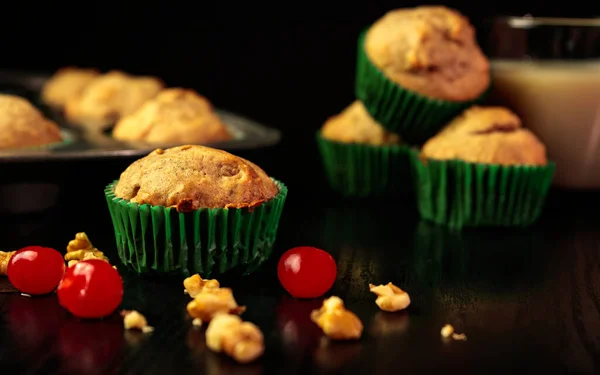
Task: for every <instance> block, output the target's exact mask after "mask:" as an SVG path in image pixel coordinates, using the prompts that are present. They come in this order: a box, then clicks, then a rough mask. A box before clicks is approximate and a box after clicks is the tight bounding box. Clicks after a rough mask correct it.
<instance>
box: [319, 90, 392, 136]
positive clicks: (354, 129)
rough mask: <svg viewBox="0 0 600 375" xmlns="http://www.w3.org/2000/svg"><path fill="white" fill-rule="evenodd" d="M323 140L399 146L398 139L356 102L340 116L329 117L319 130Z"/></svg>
mask: <svg viewBox="0 0 600 375" xmlns="http://www.w3.org/2000/svg"><path fill="white" fill-rule="evenodd" d="M321 134H322V135H323V138H326V139H329V140H332V141H336V142H342V143H362V144H369V145H373V146H382V145H391V144H399V143H400V137H399V136H398V135H397V134H394V133H390V132H388V131H387V130H385V129H384V128H383V127H382V126H381V125H380V124H378V123H377V122H376V121H375V120H374V119H373V118H372V117H371V116H370V115H369V113H368V112H367V109H366V108H365V106H364V104H363V103H362V102H361V101H359V100H356V101H354V102H353V103H352V104H350V105H349V106H348V107H346V109H344V110H343V111H342V112H341V113H340V114H338V115H335V116H332V117H330V118H329V119H328V120H327V121H326V122H325V124H324V125H323V128H322V129H321Z"/></svg>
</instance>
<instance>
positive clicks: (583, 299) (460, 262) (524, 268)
mask: <svg viewBox="0 0 600 375" xmlns="http://www.w3.org/2000/svg"><path fill="white" fill-rule="evenodd" d="M310 136H312V135H310ZM307 139H308V136H307ZM296 141H297V140H296ZM296 141H294V142H296ZM307 142H308V141H307ZM293 144H296V143H293ZM293 144H291V143H288V144H285V143H284V144H283V145H282V146H280V148H279V149H278V150H269V151H268V152H259V153H254V154H252V153H250V154H248V155H244V156H247V157H249V158H253V159H254V160H257V161H258V162H259V163H261V164H263V166H265V169H267V170H268V171H269V172H270V173H271V174H272V175H274V176H275V177H278V178H281V179H282V180H284V181H286V182H288V185H289V186H290V195H289V200H288V201H287V203H286V207H285V209H284V216H283V218H282V221H281V223H280V232H279V235H278V241H277V244H276V249H275V252H274V255H273V257H272V258H271V260H270V261H269V263H267V264H265V265H264V266H263V267H262V268H261V269H260V270H259V271H258V272H256V273H255V274H252V275H250V276H248V277H245V278H242V279H237V280H226V279H225V280H223V281H222V284H224V285H226V286H231V287H232V288H233V291H234V294H235V296H236V298H237V300H238V302H239V303H240V304H244V305H246V306H247V307H248V309H247V312H246V313H245V314H244V318H245V319H246V320H249V321H252V322H254V323H256V324H258V326H259V327H260V328H261V329H262V330H263V332H264V334H265V340H266V353H265V355H264V357H263V358H261V359H260V360H259V361H258V362H256V363H254V364H250V365H244V366H242V365H237V364H236V363H234V362H232V361H231V360H229V359H228V358H226V357H223V356H221V355H216V354H214V353H211V352H209V351H208V350H207V349H206V348H205V344H204V333H203V329H197V328H194V327H192V325H191V322H190V319H189V318H188V317H187V314H186V311H185V305H186V303H187V302H188V301H189V297H188V296H186V295H184V294H183V292H182V285H181V281H182V280H180V279H168V280H156V279H147V278H142V277H137V276H134V275H130V274H128V273H123V277H124V280H125V288H126V291H125V298H124V301H123V305H122V307H123V308H125V309H137V310H139V311H141V312H142V313H143V314H145V315H146V316H147V318H148V320H149V322H150V324H151V325H153V326H154V327H155V328H156V331H155V332H154V333H152V334H150V335H144V334H141V333H137V332H124V330H123V327H122V321H121V319H120V317H118V316H115V317H112V318H110V319H106V320H104V321H94V322H85V321H79V320H77V319H75V318H73V317H72V316H69V315H68V314H67V313H66V312H65V311H63V310H62V309H61V308H60V307H59V306H58V304H57V302H56V297H55V296H49V297H43V298H26V297H22V296H20V295H17V294H8V293H0V369H1V371H0V373H1V374H2V375H4V374H12V373H14V374H37V373H40V374H55V373H56V374H58V373H60V374H118V373H119V374H120V373H123V374H125V373H128V374H129V373H131V374H188V373H189V374H229V373H233V374H259V373H285V374H300V373H349V374H368V373H375V374H386V373H390V374H404V373H434V372H435V373H439V372H442V371H444V372H453V371H456V372H459V371H460V372H461V373H477V374H481V373H501V374H506V373H525V372H531V373H533V372H540V373H542V372H543V373H598V372H600V299H599V298H600V246H599V245H600V234H599V233H598V229H599V228H600V218H599V216H598V214H597V212H598V211H597V208H596V207H598V204H599V203H600V199H598V194H594V193H569V192H561V191H556V190H555V191H553V192H552V195H551V197H550V200H549V202H548V205H547V207H546V210H545V212H544V216H543V218H542V219H541V221H540V222H539V223H538V224H537V225H535V226H534V227H531V228H528V229H520V230H516V229H511V230H509V229H504V230H501V229H494V230H489V229H488V230H483V229H479V230H465V231H463V232H462V233H451V232H449V231H447V230H444V229H443V228H440V227H436V226H433V225H431V224H428V223H426V222H421V221H419V219H418V216H417V215H416V213H415V208H414V205H413V204H412V202H411V200H410V199H406V198H404V199H403V198H396V199H372V200H343V199H341V198H339V197H337V196H335V195H328V194H326V193H325V192H324V191H322V190H318V189H314V187H315V186H319V187H321V186H322V185H320V184H321V183H322V181H321V182H318V183H313V180H310V179H307V175H306V173H305V172H304V174H303V172H302V171H303V170H305V169H306V168H307V166H308V167H310V168H313V167H314V168H316V169H315V170H318V166H317V165H314V166H311V165H312V163H314V162H315V157H313V158H312V159H309V160H308V161H307V160H303V159H294V158H291V157H290V158H285V157H284V156H281V155H285V152H290V153H293V152H297V151H298V150H300V149H301V148H302V147H304V146H302V147H297V148H296V149H294V147H292V146H293ZM308 154H311V155H314V150H312V149H311V150H310V151H309V152H308ZM274 155H278V156H274ZM287 155H291V154H287ZM277 160H279V161H277ZM282 160H284V161H285V163H282V162H281V161H282ZM294 160H295V161H294ZM121 163H124V165H126V164H127V163H128V161H127V162H125V161H123V162H121ZM122 167H123V165H121V164H119V163H109V162H104V163H97V164H93V163H91V164H90V163H88V164H86V165H85V166H83V165H77V164H73V165H68V166H64V165H62V166H34V167H29V168H36V171H38V172H37V173H39V174H43V170H48V169H52V168H55V169H56V170H58V169H61V168H62V169H64V170H66V174H65V173H59V172H55V174H56V175H57V176H58V175H60V176H67V177H64V180H61V181H62V183H61V189H62V190H61V191H62V195H61V196H60V198H59V201H58V204H57V205H56V206H55V207H54V208H52V209H50V210H46V211H44V212H41V213H33V214H26V215H10V216H8V215H4V216H2V218H1V219H0V230H1V232H0V233H1V237H0V248H3V249H14V248H19V247H22V246H25V245H32V244H42V245H46V246H52V247H55V248H57V249H60V250H63V251H64V248H65V246H66V244H67V242H68V241H69V240H70V239H71V238H72V237H73V236H74V234H75V233H76V232H78V231H85V232H87V233H88V234H89V236H90V238H91V239H92V241H93V242H94V243H95V245H96V246H98V247H99V248H101V249H102V250H105V251H106V252H107V253H108V255H109V256H111V257H112V259H113V260H114V261H115V262H116V261H117V259H116V257H115V254H114V238H113V233H112V229H111V223H110V219H109V216H108V213H107V210H106V207H105V202H104V200H103V199H104V198H103V196H102V188H103V186H104V184H105V183H106V182H108V181H110V180H111V179H112V178H114V177H116V176H118V172H119V171H120V169H121V168H122ZM3 168H4V169H3V171H5V172H3V173H2V176H4V177H2V178H4V180H5V182H6V181H7V180H8V179H22V180H23V179H26V178H29V177H31V175H32V174H31V173H29V172H27V173H26V172H24V170H23V168H24V167H23V168H16V169H14V170H10V171H9V172H6V171H8V170H9V169H10V168H9V167H8V166H4V167H3ZM63 172H64V171H63ZM6 176H8V177H6ZM307 181H309V182H307ZM319 181H320V180H319ZM30 198H33V197H30ZM5 203H6V202H5ZM299 245H312V246H317V247H321V248H323V249H326V250H328V251H329V252H331V254H332V255H333V256H334V257H335V259H336V260H337V264H338V279H337V281H336V284H335V286H334V287H333V289H332V290H331V291H330V292H329V293H328V295H338V296H340V297H341V298H343V299H344V300H345V302H346V304H347V307H348V308H349V309H351V310H353V311H354V312H356V313H357V314H358V316H359V317H360V318H361V319H362V321H363V323H364V325H365V330H364V334H363V337H362V339H361V340H359V341H358V342H352V343H330V342H328V341H327V340H323V339H322V335H321V333H320V331H319V330H318V328H317V327H316V326H314V325H313V324H312V323H311V322H310V321H309V318H308V316H309V313H310V311H311V310H312V309H314V308H316V307H318V306H319V305H320V301H298V300H294V299H292V298H290V297H289V296H288V295H287V294H286V293H285V291H284V290H283V289H282V288H281V286H280V284H279V282H278V280H277V277H276V262H277V260H278V258H279V255H280V254H281V253H282V252H283V251H285V250H286V249H288V248H290V247H294V246H299ZM389 281H392V282H394V283H396V284H397V285H399V286H400V287H402V288H404V289H405V290H407V291H408V292H409V294H410V296H411V298H412V304H411V305H410V307H409V308H408V310H407V311H406V312H404V313H396V314H390V313H383V312H380V311H379V309H378V308H377V306H376V305H375V303H374V301H375V298H374V295H372V294H371V293H369V291H368V284H369V283H387V282H389ZM2 282H3V281H2V280H0V283H2ZM4 282H5V281H4ZM445 323H450V324H452V325H454V326H455V327H456V329H457V331H458V332H464V333H465V334H466V335H467V337H468V340H467V341H465V342H460V341H451V342H445V341H444V340H442V339H441V337H440V329H441V327H442V326H443V325H444V324H445Z"/></svg>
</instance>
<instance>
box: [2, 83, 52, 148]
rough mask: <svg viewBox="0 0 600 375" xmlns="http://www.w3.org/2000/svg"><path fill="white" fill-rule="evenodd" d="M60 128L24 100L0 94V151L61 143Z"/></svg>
mask: <svg viewBox="0 0 600 375" xmlns="http://www.w3.org/2000/svg"><path fill="white" fill-rule="evenodd" d="M61 139H62V138H61V135H60V128H59V127H58V125H57V124H56V123H55V122H54V121H51V120H49V119H47V118H45V117H44V115H43V114H42V113H41V112H40V111H39V110H38V109H37V108H35V107H34V106H33V105H32V104H31V103H29V102H28V101H27V100H26V99H24V98H21V97H19V96H15V95H4V94H0V149H8V148H20V147H32V146H41V145H45V144H49V143H54V142H59V141H61Z"/></svg>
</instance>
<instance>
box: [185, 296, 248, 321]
mask: <svg viewBox="0 0 600 375" xmlns="http://www.w3.org/2000/svg"><path fill="white" fill-rule="evenodd" d="M245 310H246V307H244V306H238V304H237V302H236V301H235V299H234V298H233V292H232V291H231V289H230V288H203V289H202V291H201V292H200V293H199V294H198V295H196V297H194V299H193V300H192V301H190V303H188V305H187V311H188V313H189V314H190V316H191V317H192V318H199V319H200V320H202V321H205V322H207V321H209V320H211V319H212V317H213V316H214V315H215V314H217V313H229V314H241V313H243V312H244V311H245Z"/></svg>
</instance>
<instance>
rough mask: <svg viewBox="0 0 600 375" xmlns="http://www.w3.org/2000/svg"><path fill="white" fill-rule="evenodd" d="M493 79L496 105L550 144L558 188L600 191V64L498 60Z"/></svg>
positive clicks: (548, 147)
mask: <svg viewBox="0 0 600 375" xmlns="http://www.w3.org/2000/svg"><path fill="white" fill-rule="evenodd" d="M492 75H493V85H494V93H493V98H494V99H495V101H497V102H500V103H502V104H504V105H506V106H507V107H509V108H511V109H513V110H514V111H515V112H516V113H517V114H518V115H519V116H520V117H521V119H522V120H523V124H524V125H525V127H527V128H529V129H531V130H532V131H533V132H534V133H535V134H536V135H537V136H538V137H539V138H540V139H541V140H542V142H544V143H545V144H546V148H547V151H548V155H549V157H550V158H551V159H552V160H554V161H555V162H556V176H555V179H554V183H555V185H558V186H563V187H571V188H600V60H591V61H587V62H585V61H542V62H531V61H526V60H523V61H501V60H496V61H492Z"/></svg>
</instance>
